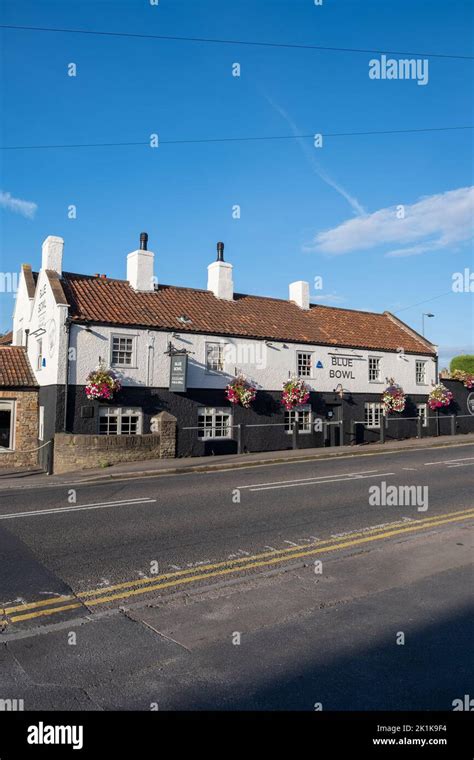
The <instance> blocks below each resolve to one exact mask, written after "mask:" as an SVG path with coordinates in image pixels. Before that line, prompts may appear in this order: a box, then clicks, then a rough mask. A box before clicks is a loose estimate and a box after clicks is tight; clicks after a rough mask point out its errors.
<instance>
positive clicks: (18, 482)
mask: <svg viewBox="0 0 474 760" xmlns="http://www.w3.org/2000/svg"><path fill="white" fill-rule="evenodd" d="M463 443H464V444H471V443H474V433H467V434H463V435H457V436H429V437H428V436H427V437H426V438H407V439H404V440H391V441H386V443H383V444H382V443H370V444H362V445H352V446H337V447H334V448H321V447H319V448H307V449H285V450H282V451H261V452H254V453H248V454H228V455H225V454H224V455H220V456H204V457H189V458H178V459H150V460H146V461H139V462H124V463H123V464H116V465H111V466H110V467H107V468H103V467H95V468H88V469H81V470H75V471H71V472H68V473H64V474H61V475H47V474H46V473H45V472H44V471H42V470H40V469H38V468H33V469H27V468H0V488H1V489H3V488H36V487H40V486H43V485H50V484H51V483H58V484H62V483H73V482H74V483H79V482H86V481H96V482H99V481H106V480H114V479H122V478H143V477H147V476H152V477H153V476H155V475H175V474H184V473H188V472H212V471H217V470H225V469H228V468H229V467H232V468H233V469H237V468H245V467H252V466H258V465H260V464H279V463H285V462H295V461H306V460H308V461H318V460H321V459H337V458H338V457H351V456H361V455H367V456H369V455H371V454H379V453H387V452H398V451H407V450H412V449H415V450H416V449H420V448H421V449H423V448H437V447H440V446H441V447H445V446H459V445H460V444H463Z"/></svg>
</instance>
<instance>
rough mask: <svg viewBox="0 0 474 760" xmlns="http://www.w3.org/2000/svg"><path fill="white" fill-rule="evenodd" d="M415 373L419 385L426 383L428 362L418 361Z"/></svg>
mask: <svg viewBox="0 0 474 760" xmlns="http://www.w3.org/2000/svg"><path fill="white" fill-rule="evenodd" d="M415 375H416V384H417V385H426V362H424V361H417V362H416V365H415Z"/></svg>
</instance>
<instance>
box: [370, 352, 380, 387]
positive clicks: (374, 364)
mask: <svg viewBox="0 0 474 760" xmlns="http://www.w3.org/2000/svg"><path fill="white" fill-rule="evenodd" d="M380 380H381V369H380V358H379V357H378V356H369V383H378V382H380Z"/></svg>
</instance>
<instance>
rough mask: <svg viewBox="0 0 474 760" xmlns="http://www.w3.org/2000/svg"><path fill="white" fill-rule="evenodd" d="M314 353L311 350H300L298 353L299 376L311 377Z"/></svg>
mask: <svg viewBox="0 0 474 760" xmlns="http://www.w3.org/2000/svg"><path fill="white" fill-rule="evenodd" d="M311 365H312V354H311V353H310V352H309V351H298V352H297V354H296V371H297V374H298V377H311Z"/></svg>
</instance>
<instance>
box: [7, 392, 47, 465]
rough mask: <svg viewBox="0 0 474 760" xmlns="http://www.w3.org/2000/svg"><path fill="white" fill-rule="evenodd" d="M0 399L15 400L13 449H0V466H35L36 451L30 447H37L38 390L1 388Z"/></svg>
mask: <svg viewBox="0 0 474 760" xmlns="http://www.w3.org/2000/svg"><path fill="white" fill-rule="evenodd" d="M0 399H5V400H8V401H14V402H15V417H14V425H15V439H14V446H15V450H14V451H0V467H34V466H36V465H37V463H38V452H37V451H33V452H31V449H36V448H37V447H38V392H37V391H20V390H18V389H17V388H13V389H12V390H7V389H2V390H0ZM22 451H25V452H28V451H29V452H31V453H25V454H23V453H22Z"/></svg>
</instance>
